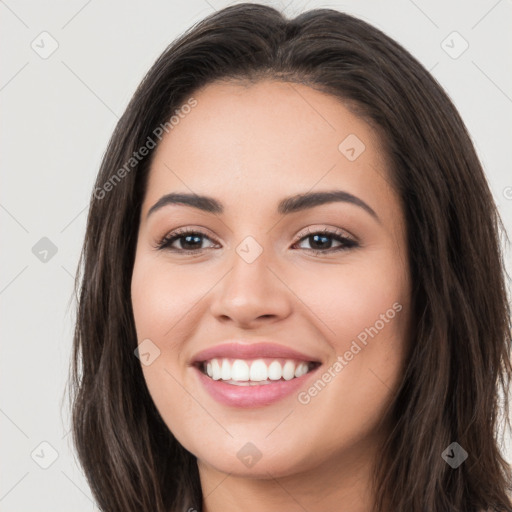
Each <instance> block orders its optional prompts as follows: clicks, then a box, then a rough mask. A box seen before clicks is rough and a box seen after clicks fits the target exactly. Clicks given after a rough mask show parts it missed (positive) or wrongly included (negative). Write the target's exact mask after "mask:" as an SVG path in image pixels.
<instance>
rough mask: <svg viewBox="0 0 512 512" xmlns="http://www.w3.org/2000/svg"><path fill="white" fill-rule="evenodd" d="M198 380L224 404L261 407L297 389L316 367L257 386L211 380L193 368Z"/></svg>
mask: <svg viewBox="0 0 512 512" xmlns="http://www.w3.org/2000/svg"><path fill="white" fill-rule="evenodd" d="M194 370H195V371H196V372H197V374H198V376H199V380H200V381H201V383H202V384H203V385H204V387H205V388H206V390H207V391H208V392H209V393H210V395H211V396H212V397H213V398H214V399H215V400H217V401H218V402H220V403H221V404H224V405H229V406H231V407H262V406H265V405H270V404H273V403H274V402H277V401H278V400H281V399H282V398H284V397H286V396H288V395H291V394H292V393H294V392H295V391H298V390H299V389H300V388H301V387H302V386H304V383H305V381H306V379H308V378H309V377H310V376H311V375H312V374H313V373H315V372H316V371H317V370H318V368H315V369H313V370H311V371H309V372H308V373H306V374H305V375H301V376H300V377H295V378H293V379H290V380H277V381H274V382H272V383H271V384H261V385H259V386H237V385H234V384H227V383H226V382H223V381H222V380H213V379H211V378H210V377H208V375H206V374H204V373H203V372H202V371H201V370H200V369H199V368H194Z"/></svg>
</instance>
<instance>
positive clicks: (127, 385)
mask: <svg viewBox="0 0 512 512" xmlns="http://www.w3.org/2000/svg"><path fill="white" fill-rule="evenodd" d="M500 229H501V224H500V219H499V215H498V213H497V210H496V207H495V205H494V202H493V198H492V195H491V193H490V191H489V188H488V185H487V183H486V180H485V176H484V173H483V170H482V167H481V164H480V163H479V161H478V158H477V156H476V154H475V150H474V148H473V146H472V144H471V142H470V138H469V136H468V134H467V131H466V128H465V126H464V124H463V122H462V120H461V119H460V116H459V115H458V113H457V112H456V110H455V108H454V106H453V105H452V103H451V102H450V100H449V99H448V97H447V95H446V94H445V93H444V92H443V91H442V89H441V88H440V86H439V85H438V84H437V83H436V81H435V80H434V79H433V78H432V77H431V76H430V75H429V73H428V72H427V71H426V70H425V69H424V68H423V67H422V66H421V65H420V64H419V63H418V62H417V61H416V60H415V59H414V58H413V57H412V56H411V55H410V54H409V53H408V52H407V51H405V50H404V49H403V48H402V47H400V46H399V45H398V44H397V43H396V42H394V41H393V40H391V39H390V38H389V37H387V36H385V35H384V34H383V33H381V32H380V31H378V30H377V29H375V28H374V27H372V26H370V25H368V24H367V23H365V22H363V21H361V20H358V19H356V18H353V17H351V16H348V15H346V14H343V13H339V12H336V11H333V10H328V9H320V10H313V11H309V12H306V13H304V14H302V15H300V16H298V17H296V18H295V19H292V20H287V19H285V18H284V17H283V16H282V15H281V14H280V13H279V12H278V11H276V10H274V9H273V8H270V7H266V6H262V5H256V4H240V5H236V6H232V7H228V8H226V9H223V10H221V11H219V12H217V13H215V14H214V15H212V16H210V17H208V18H207V19H205V20H203V21H202V22H201V23H199V24H198V25H196V26H195V27H193V28H192V29H191V30H190V31H189V32H188V33H187V34H185V35H184V36H182V37H181V38H180V39H178V40H177V41H176V42H174V43H173V44H172V45H171V46H170V47H169V48H168V49H167V50H166V51H165V52H164V53H163V54H162V55H161V57H160V58H159V59H158V60H157V62H156V63H155V64H154V65H153V67H152V68H151V70H150V71H149V72H148V74H147V76H146V77H145V79H144V80H143V82H142V83H141V85H140V86H139V88H138V90H137V91H136V93H135V95H134V97H133V99H132V101H131V103H130V104H129V106H128V108H127V110H126V112H125V113H124V115H123V116H122V118H121V120H120V121H119V123H118V125H117V127H116V130H115V132H114V134H113V137H112V139H111V141H110V144H109V147H108V149H107V152H106V155H105V157H104V160H103V163H102V167H101V170H100V172H99V175H98V178H97V182H96V186H95V190H94V193H93V197H92V199H91V205H90V213H89V218H88V225H87V233H86V239H85V243H84V247H83V254H82V263H83V272H82V274H81V276H80V283H81V288H80V301H79V309H78V318H77V325H76V334H75V346H74V367H73V379H74V385H75V397H74V409H73V425H74V440H75V444H76V447H77V451H78V454H79V457H80V461H81V464H82V466H83V468H84V470H85V472H86V475H87V478H88V480H89V482H90V485H91V488H92V490H93V493H94V495H95V497H96V499H97V501H98V504H99V506H100V507H101V509H102V510H108V511H128V510H133V511H159V512H160V511H162V512H163V511H166V512H170V511H183V510H188V511H192V510H202V511H205V512H217V511H230V510H235V508H236V509H237V510H238V509H241V508H243V509H244V510H269V511H270V510H287V511H295V510H308V511H309V512H313V511H317V510H336V511H348V510H350V511H352V512H367V511H370V510H371V511H374V512H390V511H393V512H394V511H407V512H416V511H418V512H420V511H421V512H423V511H428V512H449V511H454V512H455V511H464V512H473V511H475V512H476V511H483V510H511V502H510V498H509V497H508V493H509V491H510V488H511V476H510V469H509V467H508V465H507V463H506V461H505V460H504V459H503V457H502V455H501V453H500V450H499V446H498V442H497V439H496V437H495V436H496V427H497V422H498V413H499V405H500V404H499V401H498V396H499V391H500V389H502V390H505V392H506V391H507V389H508V383H509V378H510V375H511V372H512V367H511V364H510V359H509V357H510V356H509V344H510V341H511V340H510V310H509V306H508V303H507V298H506V293H505V284H504V272H503V266H502V260H501V254H500V246H499V230H500ZM505 412H506V418H507V419H508V404H505Z"/></svg>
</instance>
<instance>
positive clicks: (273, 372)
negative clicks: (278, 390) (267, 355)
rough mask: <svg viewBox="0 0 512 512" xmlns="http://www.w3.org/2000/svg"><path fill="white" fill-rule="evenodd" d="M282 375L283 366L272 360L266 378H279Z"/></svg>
mask: <svg viewBox="0 0 512 512" xmlns="http://www.w3.org/2000/svg"><path fill="white" fill-rule="evenodd" d="M282 376H283V367H282V366H281V364H280V363H279V361H272V362H271V363H270V366H269V367H268V378H269V379H270V380H279V379H280V378H281V377H282Z"/></svg>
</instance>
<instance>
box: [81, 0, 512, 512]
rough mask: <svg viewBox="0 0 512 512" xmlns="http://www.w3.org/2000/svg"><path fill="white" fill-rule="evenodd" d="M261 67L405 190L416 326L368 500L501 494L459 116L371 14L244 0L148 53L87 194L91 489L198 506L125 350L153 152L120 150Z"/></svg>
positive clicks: (471, 176)
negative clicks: (302, 90) (380, 155)
mask: <svg viewBox="0 0 512 512" xmlns="http://www.w3.org/2000/svg"><path fill="white" fill-rule="evenodd" d="M263 78H270V79H275V80H282V81H288V82H295V83H302V84H306V85H308V86H311V87H313V88H315V89H318V90H321V91H324V92H326V93H329V94H332V95H333V96H335V97H337V98H338V99H339V100H340V101H342V102H344V103H345V104H346V105H351V108H353V109H355V111H357V113H358V115H360V116H361V117H362V118H364V119H365V120H367V121H368V122H369V123H371V124H372V125H373V126H374V127H376V128H377V129H378V130H379V132H380V134H381V137H382V141H383V143H384V147H385V148H386V150H387V151H386V152H387V157H388V161H389V163H390V173H391V175H392V179H393V184H394V186H395V188H396V190H397V191H398V192H399V194H400V198H401V201H402V205H403V209H404V215H405V219H406V222H407V237H408V253H409V260H410V272H411V279H412V283H413V291H412V297H411V299H412V315H413V317H412V324H413V332H412V333H411V340H410V348H409V353H408V359H407V364H406V370H405V373H404V375H403V379H402V382H401V385H400V387H399V389H398V392H397V394H396V397H395V399H394V401H393V404H392V408H391V409H390V411H389V418H390V420H391V424H392V425H393V428H392V431H391V433H390V436H389V437H388V439H387V441H386V443H385V444H384V445H383V446H382V453H381V457H380V458H379V461H378V464H376V465H375V475H374V484H375V494H376V504H375V509H374V510H375V512H383V511H386V512H388V511H393V512H402V511H404V512H405V511H407V512H452V511H453V512H455V511H458V512H460V511H464V512H477V511H481V510H487V509H488V508H490V509H494V510H510V507H511V502H510V499H509V497H508V495H507V494H508V492H509V491H510V489H511V476H510V468H509V466H508V465H507V463H506V461H505V460H504V458H503V457H502V454H501V453H500V449H499V445H498V440H497V437H498V426H499V412H500V409H502V408H503V409H504V411H505V415H504V416H505V423H506V425H507V426H508V427H509V428H510V420H509V409H508V402H507V398H508V387H509V382H510V377H511V376H512V367H511V362H510V353H509V350H510V343H511V341H512V340H511V316H510V306H509V303H508V301H507V295H506V286H505V275H506V274H505V270H504V264H503V261H502V253H501V251H500V233H504V229H503V225H502V222H501V219H500V217H499V215H498V212H497V209H496V206H495V203H494V201H493V197H492V195H491V192H490V190H489V187H488V184H487V182H486V179H485V176H484V172H483V170H482V166H481V164H480V162H479V160H478V157H477V155H476V153H475V150H474V147H473V145H472V143H471V140H470V137H469V135H468V133H467V130H466V128H465V126H464V123H463V121H462V120H461V118H460V116H459V114H458V113H457V111H456V109H455V107H454V106H453V104H452V102H451V101H450V100H449V98H448V96H447V95H446V93H445V92H444V91H443V90H442V88H441V87H440V86H439V84H438V83H437V82H436V81H435V79H434V78H433V77H432V76H431V75H430V74H429V73H428V72H427V71H426V70H425V69H424V68H423V67H422V65H421V64H420V63H419V62H418V61H417V60H416V59H415V58H414V57H412V56H411V55H410V54H409V53H408V52H407V51H406V50H405V49H404V48H402V47H401V46H400V45H399V44H397V43H396V42H395V41H393V40H392V39H390V38H389V37H387V36H386V35H385V34H383V33H382V32H380V31H379V30H377V29H376V28H374V27H372V26H371V25H369V24H367V23H365V22H363V21H361V20H359V19H357V18H354V17H352V16H349V15H347V14H344V13H341V12H337V11H335V10H331V9H316V10H311V11H308V12H305V13H303V14H301V15H299V16H297V17H296V18H294V19H286V18H285V17H284V16H283V15H282V14H281V13H280V12H278V11H277V10H275V9H273V8H271V7H267V6H263V5H257V4H249V3H247V4H239V5H235V6H231V7H228V8H225V9H223V10H220V11H218V12H216V13H214V14H213V15H211V16H209V17H208V18H206V19H204V20H203V21H201V22H200V23H198V24H196V25H195V26H194V27H192V28H191V29H190V30H189V31H188V32H187V33H185V34H184V35H183V36H181V37H180V38H179V39H178V40H176V41H175V42H174V43H172V44H171V45H170V46H169V47H168V48H167V49H166V50H165V51H164V52H163V54H162V55H161V56H160V57H159V58H158V60H157V61H156V62H155V64H154V65H153V66H152V68H151V69H150V70H149V72H148V73H147V75H146V76H145V78H144V80H143V81H142V83H141V84H140V86H139V87H138V89H137V91H136V92H135V94H134V96H133V98H132V100H131V102H130V104H129V106H128V107H127V109H126V111H125V113H124V114H123V116H122V117H121V119H120V120H119V123H118V125H117V126H116V129H115V131H114V133H113V135H112V138H111V140H110V143H109V145H108V148H107V151H106V153H105V156H104V158H103V162H102V165H101V169H100V171H99V174H98V177H97V182H96V186H95V191H94V193H93V194H92V196H91V201H90V210H89V216H88V220H87V232H86V235H85V241H84V245H83V250H82V255H81V260H80V265H79V272H78V274H77V295H78V313H77V321H76V331H75V336H74V353H73V364H72V368H71V372H72V375H71V391H72V406H73V409H72V413H73V414H72V421H73V440H74V443H75V446H76V449H77V453H78V456H79V460H80V463H81V465H82V467H83V469H84V471H85V474H86V476H87V479H88V481H89V484H90V486H91V489H92V492H93V493H94V496H95V498H96V500H97V502H98V505H99V506H100V508H101V509H102V510H104V511H109V512H114V511H119V512H121V511H122V512H128V511H133V512H135V511H136V512H170V511H181V510H187V509H188V508H195V509H196V510H199V511H200V510H201V507H202V495H201V487H200V483H199V476H198V470H197V462H196V459H195V457H194V456H193V455H192V454H190V453H189V452H188V451H186V450H185V449H184V448H183V447H182V446H181V445H180V444H179V442H178V441H177V440H176V439H175V438H174V436H173V434H172V433H171V432H170V431H169V429H168V427H167V426H166V425H165V423H164V422H163V420H162V418H161V417H160V415H159V413H158V411H157V410H156V408H155V405H154V404H153V401H152V399H151V396H150V394H149V392H148V390H147V387H146V384H145V381H144V378H143V375H142V371H141V367H140V362H139V360H138V359H137V358H136V357H135V356H134V349H135V348H136V346H137V337H136V332H135V327H134V320H133V314H132V309H131V303H130V281H131V274H132V269H133V263H134V257H135V246H136V238H137V230H138V222H139V215H140V208H141V203H142V199H143V197H144V193H145V184H146V178H147V175H148V170H149V167H150V163H151V154H154V152H153V153H150V154H149V155H148V156H147V157H145V158H140V159H139V158H137V161H134V160H130V159H131V158H133V155H134V153H135V152H137V151H138V150H139V149H140V148H141V147H143V146H144V145H147V144H148V137H151V138H153V139H154V133H155V129H156V128H157V127H159V126H165V123H168V121H169V119H170V118H171V116H172V115H173V113H174V112H175V111H176V109H178V108H179V107H180V105H182V104H183V103H184V102H186V101H187V99H189V98H190V97H191V96H192V94H193V93H194V91H197V89H198V88H199V87H201V86H204V85H207V84H209V83H211V82H213V81H215V80H220V79H228V80H251V81H256V80H260V79H263ZM167 126H168V125H167ZM127 162H130V165H129V166H127V165H126V164H127ZM123 168H124V172H121V171H120V170H121V169H123ZM114 178H115V179H114ZM107 183H110V185H109V186H107V185H106V184H107ZM500 390H501V391H503V395H504V398H505V401H504V403H503V404H500V400H499V396H500ZM452 442H457V443H459V445H461V446H462V447H463V448H464V450H465V451H466V452H467V453H468V458H467V460H466V461H465V462H464V463H463V464H462V465H460V466H459V467H458V468H457V469H452V468H451V467H450V466H449V465H448V464H447V463H446V462H445V461H444V460H443V458H442V457H441V454H442V453H443V451H444V450H445V449H446V448H447V447H448V446H449V445H450V444H451V443H452Z"/></svg>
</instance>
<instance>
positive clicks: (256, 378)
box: [190, 342, 322, 408]
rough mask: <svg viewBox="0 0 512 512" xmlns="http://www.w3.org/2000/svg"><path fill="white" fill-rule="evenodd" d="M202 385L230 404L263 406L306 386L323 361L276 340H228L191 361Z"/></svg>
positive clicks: (216, 397)
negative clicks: (269, 341)
mask: <svg viewBox="0 0 512 512" xmlns="http://www.w3.org/2000/svg"><path fill="white" fill-rule="evenodd" d="M190 365H191V367H192V368H193V369H194V371H195V374H196V376H197V379H198V381H199V386H200V387H202V388H203V389H204V390H205V391H206V392H207V394H208V395H209V396H210V398H213V399H214V400H215V401H217V402H219V403H221V404H222V405H225V406H226V405H227V406H230V407H237V408H244V407H262V406H267V405H270V404H273V403H275V402H277V401H279V400H282V399H283V398H285V397H286V396H290V395H292V394H293V393H294V392H298V391H300V388H304V387H305V386H306V385H307V382H308V381H309V380H310V379H312V378H313V377H312V376H313V374H315V373H317V370H318V368H319V367H320V366H321V365H322V363H321V362H320V361H318V360H316V359H315V358H314V357H312V356H311V355H307V354H304V353H301V352H298V351H296V350H293V349H291V348H289V347H285V346H283V345H278V344H275V343H239V342H234V343H225V344H223V345H218V346H215V347H210V348H208V349H206V350H203V351H202V352H200V353H199V354H196V356H195V357H194V358H193V360H192V361H191V363H190Z"/></svg>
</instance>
